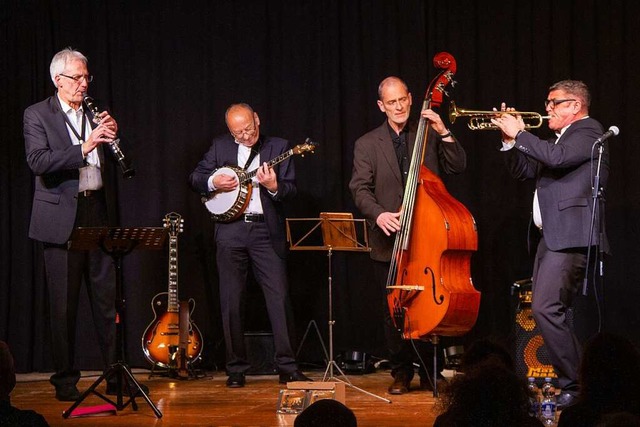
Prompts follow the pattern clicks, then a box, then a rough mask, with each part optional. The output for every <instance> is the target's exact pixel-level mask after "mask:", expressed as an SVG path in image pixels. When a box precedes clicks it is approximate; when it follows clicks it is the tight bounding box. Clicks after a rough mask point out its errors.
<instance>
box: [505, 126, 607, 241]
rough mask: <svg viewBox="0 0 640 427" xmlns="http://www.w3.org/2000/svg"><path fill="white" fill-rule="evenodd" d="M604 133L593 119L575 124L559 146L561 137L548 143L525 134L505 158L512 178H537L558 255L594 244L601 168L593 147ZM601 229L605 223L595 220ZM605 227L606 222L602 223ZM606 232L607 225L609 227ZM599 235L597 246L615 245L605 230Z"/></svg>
mask: <svg viewBox="0 0 640 427" xmlns="http://www.w3.org/2000/svg"><path fill="white" fill-rule="evenodd" d="M600 135H602V125H600V123H599V122H598V121H596V120H594V119H592V118H586V119H582V120H578V121H576V122H574V123H572V124H571V126H569V127H568V128H567V129H566V130H565V132H564V133H563V134H562V136H561V137H560V139H559V140H558V142H557V143H555V141H556V138H551V139H549V140H543V139H540V138H538V137H536V136H535V135H533V134H531V133H529V132H522V133H521V134H520V135H519V136H518V138H517V140H516V143H515V146H514V147H513V148H512V149H511V150H507V151H505V152H504V153H505V160H506V163H507V166H508V168H509V171H510V172H511V174H512V175H513V176H514V177H515V178H518V179H527V178H533V179H536V189H537V191H538V202H539V204H540V213H541V216H542V228H543V231H544V239H545V242H546V244H547V247H548V248H549V249H551V250H553V251H558V250H562V249H567V248H577V247H586V246H588V244H589V230H590V227H591V214H592V212H593V198H592V190H591V186H592V177H593V175H594V174H595V170H596V167H597V162H596V159H597V158H596V157H594V158H593V161H592V155H595V154H597V152H595V151H592V146H593V143H594V142H595V141H596V139H598V138H599V137H600ZM608 178H609V150H608V147H605V150H604V154H603V158H602V165H601V171H600V186H601V187H602V188H603V191H604V189H606V187H607V181H608ZM595 221H596V222H595V226H596V227H595V230H594V231H597V230H598V226H599V224H600V219H599V218H596V220H595ZM602 223H604V222H602ZM603 228H604V227H603ZM601 232H602V236H603V239H602V241H600V233H594V236H593V239H592V240H591V243H592V244H593V245H597V244H602V245H603V246H602V248H603V250H604V251H606V252H608V250H609V246H608V242H607V239H606V234H605V230H604V229H603V230H601Z"/></svg>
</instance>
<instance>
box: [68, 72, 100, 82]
mask: <svg viewBox="0 0 640 427" xmlns="http://www.w3.org/2000/svg"><path fill="white" fill-rule="evenodd" d="M60 75H61V76H62V77H66V78H68V79H71V80H74V81H75V82H77V83H80V80H82V79H85V81H86V82H87V83H91V82H92V81H93V76H92V75H91V74H85V75H80V76H67V75H66V74H62V73H60Z"/></svg>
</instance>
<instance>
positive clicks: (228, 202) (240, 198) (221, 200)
mask: <svg viewBox="0 0 640 427" xmlns="http://www.w3.org/2000/svg"><path fill="white" fill-rule="evenodd" d="M242 174H243V172H242V171H241V170H240V169H237V168H234V167H228V166H226V167H222V168H219V169H217V170H216V171H215V172H214V173H213V177H214V178H215V177H216V176H218V175H229V176H233V177H235V178H236V179H237V180H238V182H239V183H240V184H239V185H238V186H237V187H236V188H234V189H233V190H231V191H216V192H214V193H213V194H212V195H211V197H209V198H208V199H207V200H206V201H205V202H204V205H205V207H206V208H207V210H208V211H209V212H210V213H211V216H212V217H213V219H214V220H215V221H231V220H232V219H235V218H236V217H237V216H238V215H240V214H241V213H242V211H243V210H244V208H245V206H246V204H247V201H248V196H249V194H250V191H251V181H249V182H247V183H242V181H243V177H242V176H241V175H242Z"/></svg>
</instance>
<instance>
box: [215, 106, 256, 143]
mask: <svg viewBox="0 0 640 427" xmlns="http://www.w3.org/2000/svg"><path fill="white" fill-rule="evenodd" d="M224 119H225V122H226V123H227V128H228V129H229V132H230V133H231V135H232V136H233V137H234V138H235V140H236V142H238V143H239V144H242V145H245V146H247V147H251V146H253V145H254V144H255V143H256V142H258V138H259V137H260V118H259V117H258V114H257V113H256V112H255V111H253V108H251V106H249V104H244V103H241V104H232V105H231V106H229V108H227V112H226V113H225V115H224Z"/></svg>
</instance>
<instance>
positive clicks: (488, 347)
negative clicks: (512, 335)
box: [460, 338, 516, 372]
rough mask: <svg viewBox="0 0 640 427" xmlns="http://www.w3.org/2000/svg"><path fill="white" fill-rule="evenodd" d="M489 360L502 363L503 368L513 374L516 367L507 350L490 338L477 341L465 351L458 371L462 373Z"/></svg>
mask: <svg viewBox="0 0 640 427" xmlns="http://www.w3.org/2000/svg"><path fill="white" fill-rule="evenodd" d="M489 360H493V361H496V362H499V363H502V364H503V365H504V366H505V368H507V369H509V370H511V371H514V372H515V369H516V365H515V362H514V361H513V357H512V356H511V353H510V352H509V350H507V348H506V347H505V346H504V345H502V344H500V343H499V342H497V341H495V340H493V339H491V338H481V339H478V340H476V341H474V342H473V343H472V344H471V345H470V346H469V348H467V349H465V351H464V353H463V354H462V359H461V361H460V369H461V371H462V372H464V371H465V369H469V368H471V367H473V366H475V365H477V364H478V363H481V362H486V361H489Z"/></svg>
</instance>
